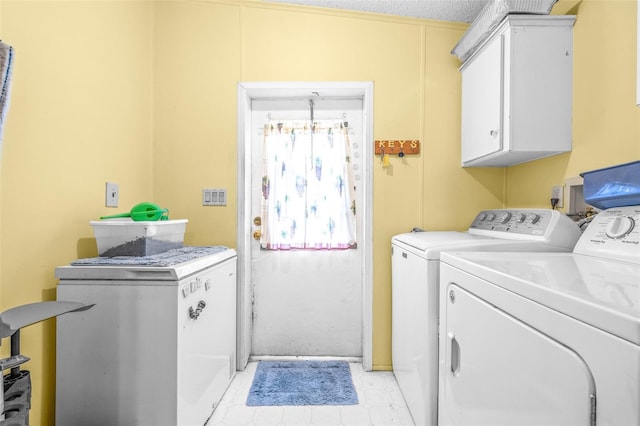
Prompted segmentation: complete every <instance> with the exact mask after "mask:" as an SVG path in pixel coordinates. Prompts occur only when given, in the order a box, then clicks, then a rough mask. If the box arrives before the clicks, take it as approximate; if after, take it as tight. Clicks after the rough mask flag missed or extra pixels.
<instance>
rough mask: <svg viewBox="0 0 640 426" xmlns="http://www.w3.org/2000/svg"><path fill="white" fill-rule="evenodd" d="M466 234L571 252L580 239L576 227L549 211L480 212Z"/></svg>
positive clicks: (571, 221)
mask: <svg viewBox="0 0 640 426" xmlns="http://www.w3.org/2000/svg"><path fill="white" fill-rule="evenodd" d="M469 233H470V234H476V235H485V236H489V237H494V238H506V239H509V238H511V239H520V240H530V241H542V242H545V243H548V244H552V245H557V246H561V247H566V248H569V249H571V250H572V249H573V247H574V246H575V244H576V242H577V241H578V239H579V238H580V235H581V232H580V228H579V227H578V225H577V224H576V223H575V222H574V221H573V220H571V219H570V218H569V217H567V216H566V215H564V214H562V213H560V212H559V211H557V210H551V209H527V210H519V209H499V210H483V211H481V212H480V213H478V214H477V215H476V217H475V219H474V220H473V222H472V223H471V226H469Z"/></svg>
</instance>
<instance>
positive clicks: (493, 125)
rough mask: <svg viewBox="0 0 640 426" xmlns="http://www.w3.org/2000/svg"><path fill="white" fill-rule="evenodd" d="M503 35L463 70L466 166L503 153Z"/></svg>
mask: <svg viewBox="0 0 640 426" xmlns="http://www.w3.org/2000/svg"><path fill="white" fill-rule="evenodd" d="M503 45H504V41H503V36H500V37H496V38H495V39H494V40H493V41H491V42H490V43H489V44H488V45H487V46H486V47H485V48H484V50H483V51H482V54H480V55H477V56H476V57H475V58H473V59H472V60H470V61H469V63H468V64H467V65H465V67H464V68H463V69H462V164H463V165H464V164H465V163H466V162H468V161H471V160H475V159H478V158H481V157H484V156H486V155H489V154H493V153H495V152H498V151H500V150H502V138H503V135H502V127H503V126H502V115H503V114H502V111H503V106H504V105H503V85H502V81H503V69H504V68H503V57H504V55H503Z"/></svg>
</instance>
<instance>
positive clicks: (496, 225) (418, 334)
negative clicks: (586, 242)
mask: <svg viewBox="0 0 640 426" xmlns="http://www.w3.org/2000/svg"><path fill="white" fill-rule="evenodd" d="M580 235H581V231H580V229H579V228H578V226H577V225H576V224H575V223H574V222H573V221H572V220H571V219H569V218H568V217H566V216H565V215H562V214H560V213H559V212H558V211H556V210H548V209H529V210H515V209H500V210H486V211H481V212H480V213H478V214H477V215H476V217H475V219H474V220H473V222H472V223H471V225H470V226H469V228H468V230H467V231H466V232H455V231H429V232H410V233H405V234H400V235H396V236H394V237H393V238H392V241H391V242H392V364H393V372H394V374H395V377H396V380H397V382H398V385H399V386H400V389H401V391H402V394H403V396H404V398H405V401H406V403H407V406H408V407H409V411H410V413H411V415H412V417H413V420H414V422H415V423H416V425H420V426H426V425H435V424H437V392H438V294H439V278H440V267H439V265H440V254H441V253H442V252H443V251H445V250H491V251H514V252H525V251H526V252H571V250H573V247H574V245H575V243H576V242H577V241H578V239H579V238H580Z"/></svg>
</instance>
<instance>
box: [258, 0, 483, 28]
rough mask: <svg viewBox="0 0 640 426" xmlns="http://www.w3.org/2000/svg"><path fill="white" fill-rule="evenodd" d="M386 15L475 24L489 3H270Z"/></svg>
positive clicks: (296, 0)
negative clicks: (475, 20) (476, 18)
mask: <svg viewBox="0 0 640 426" xmlns="http://www.w3.org/2000/svg"><path fill="white" fill-rule="evenodd" d="M269 1H274V2H278V3H291V4H301V5H307V6H317V7H329V8H334V9H345V10H358V11H362V12H372V13H382V14H386V15H398V16H409V17H413V18H423V19H435V20H438V21H451V22H467V23H470V22H472V21H473V20H474V19H475V17H476V16H477V15H478V14H479V13H480V11H481V10H482V8H483V7H484V6H485V5H486V4H487V2H488V1H489V0H269Z"/></svg>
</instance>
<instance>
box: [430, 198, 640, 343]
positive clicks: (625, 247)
mask: <svg viewBox="0 0 640 426" xmlns="http://www.w3.org/2000/svg"><path fill="white" fill-rule="evenodd" d="M639 212H640V208H639V207H638V206H635V207H618V208H613V209H609V210H606V211H604V212H601V213H599V214H598V216H596V217H595V218H594V219H593V221H592V223H591V224H590V225H589V227H588V228H587V230H586V231H585V233H584V234H583V235H582V237H581V239H580V241H579V242H578V244H577V245H576V247H575V249H574V252H573V253H526V254H523V253H513V252H510V253H503V252H455V251H452V252H450V253H443V255H442V259H441V260H442V262H444V263H446V264H449V265H452V266H454V267H456V268H459V269H461V270H464V271H466V272H468V273H470V274H471V275H474V276H476V277H479V278H481V279H483V280H485V281H487V282H489V283H492V284H494V285H497V286H499V287H501V288H503V289H506V290H508V291H510V292H513V293H516V294H519V295H521V296H523V297H526V298H528V299H530V300H533V301H535V302H537V303H540V304H541V305H544V306H546V307H549V308H551V309H554V310H556V311H559V312H562V313H564V314H566V315H568V316H570V317H573V318H575V319H577V320H579V321H582V322H584V323H586V324H590V325H592V326H594V327H597V328H599V329H601V330H604V331H607V332H609V333H611V334H614V335H616V336H618V337H620V338H622V339H625V340H628V341H629V342H632V343H634V344H636V345H640V232H639V231H640V229H638V228H640V222H639V221H638V219H639V217H638V214H639Z"/></svg>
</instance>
